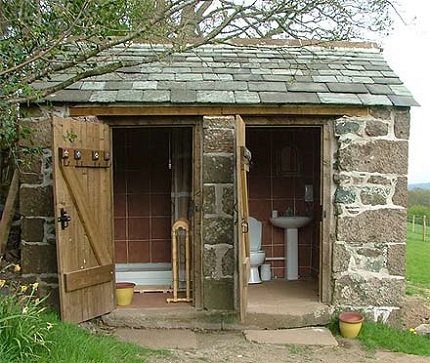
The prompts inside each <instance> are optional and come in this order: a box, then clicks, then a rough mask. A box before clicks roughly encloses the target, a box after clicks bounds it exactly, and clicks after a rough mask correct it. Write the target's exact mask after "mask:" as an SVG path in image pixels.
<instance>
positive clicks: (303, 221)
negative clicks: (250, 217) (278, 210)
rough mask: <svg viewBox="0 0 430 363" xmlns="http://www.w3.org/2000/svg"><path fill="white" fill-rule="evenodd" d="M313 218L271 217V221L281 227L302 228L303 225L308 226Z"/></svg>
mask: <svg viewBox="0 0 430 363" xmlns="http://www.w3.org/2000/svg"><path fill="white" fill-rule="evenodd" d="M311 219H312V218H310V217H299V216H295V217H277V218H270V222H271V223H272V224H273V225H274V226H275V227H279V228H285V229H289V228H300V227H303V226H306V225H307V224H308V223H309V222H310V221H311Z"/></svg>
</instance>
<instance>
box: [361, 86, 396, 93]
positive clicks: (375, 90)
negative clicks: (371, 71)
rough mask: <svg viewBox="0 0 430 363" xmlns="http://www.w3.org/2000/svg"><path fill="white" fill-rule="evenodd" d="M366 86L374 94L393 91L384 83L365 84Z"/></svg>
mask: <svg viewBox="0 0 430 363" xmlns="http://www.w3.org/2000/svg"><path fill="white" fill-rule="evenodd" d="M366 88H367V89H368V90H369V92H370V93H372V94H374V95H389V94H392V93H393V91H392V90H391V88H390V87H389V86H387V85H386V84H366Z"/></svg>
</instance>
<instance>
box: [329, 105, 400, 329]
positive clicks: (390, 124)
mask: <svg viewBox="0 0 430 363" xmlns="http://www.w3.org/2000/svg"><path fill="white" fill-rule="evenodd" d="M333 128H334V136H335V138H336V140H337V148H338V149H337V156H336V157H335V160H334V162H335V171H334V182H335V191H334V207H335V208H334V211H335V226H334V231H335V233H334V236H335V237H334V239H335V240H334V244H333V275H332V282H333V296H332V302H333V305H335V306H336V307H338V308H342V309H348V308H353V309H362V310H364V311H366V312H368V313H369V315H371V316H372V317H373V318H374V319H375V320H382V321H387V320H388V319H390V320H391V319H395V318H396V316H397V315H398V314H397V313H398V309H399V307H400V306H401V305H402V300H403V296H404V289H405V278H404V276H405V247H406V217H407V210H406V208H407V172H408V138H409V110H399V109H397V110H396V109H390V108H383V109H382V108H375V109H372V110H371V112H370V115H369V116H368V117H342V118H340V119H338V120H336V121H335V122H334V125H333Z"/></svg>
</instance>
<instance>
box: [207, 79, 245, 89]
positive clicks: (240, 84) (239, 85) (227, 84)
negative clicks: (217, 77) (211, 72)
mask: <svg viewBox="0 0 430 363" xmlns="http://www.w3.org/2000/svg"><path fill="white" fill-rule="evenodd" d="M213 89H215V90H217V91H245V90H247V89H248V83H247V82H244V81H215V88H213Z"/></svg>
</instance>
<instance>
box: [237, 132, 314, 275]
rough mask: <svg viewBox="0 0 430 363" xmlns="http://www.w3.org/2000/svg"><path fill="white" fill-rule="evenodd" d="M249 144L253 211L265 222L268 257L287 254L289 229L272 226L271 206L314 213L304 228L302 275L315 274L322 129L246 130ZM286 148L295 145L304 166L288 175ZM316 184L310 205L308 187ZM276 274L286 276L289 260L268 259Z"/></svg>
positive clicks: (253, 213) (251, 206)
mask: <svg viewBox="0 0 430 363" xmlns="http://www.w3.org/2000/svg"><path fill="white" fill-rule="evenodd" d="M246 138H247V147H248V148H249V149H250V150H251V153H252V164H251V168H250V171H249V173H248V188H249V213H250V215H251V216H253V217H255V218H257V219H258V220H259V221H261V222H263V237H262V239H263V240H262V248H263V250H264V251H265V252H266V257H269V258H270V257H284V256H285V255H284V230H283V229H281V228H277V227H273V226H272V225H271V223H270V220H269V218H270V217H271V213H272V210H278V211H279V214H280V215H282V214H284V213H285V211H286V210H287V208H291V210H295V214H296V215H313V221H312V222H311V223H310V224H309V225H308V226H305V227H303V228H301V229H299V276H300V277H301V278H307V277H315V276H317V275H318V270H319V219H320V218H319V215H320V201H319V199H320V197H319V193H320V165H321V161H320V154H321V151H320V129H319V128H315V127H302V128H247V135H246ZM285 146H295V147H296V150H297V151H298V159H299V163H300V165H301V170H300V171H299V173H298V175H286V173H285V172H282V171H281V170H280V167H279V165H280V156H279V155H280V154H281V151H282V149H283V148H284V147H285ZM306 184H311V185H313V191H314V202H313V203H305V201H304V196H305V185H306ZM266 263H270V265H271V267H272V269H271V270H272V277H277V278H283V277H284V269H285V262H284V261H282V260H280V261H267V262H266Z"/></svg>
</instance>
